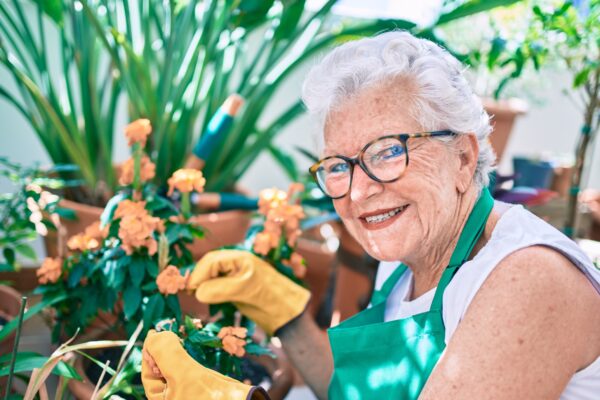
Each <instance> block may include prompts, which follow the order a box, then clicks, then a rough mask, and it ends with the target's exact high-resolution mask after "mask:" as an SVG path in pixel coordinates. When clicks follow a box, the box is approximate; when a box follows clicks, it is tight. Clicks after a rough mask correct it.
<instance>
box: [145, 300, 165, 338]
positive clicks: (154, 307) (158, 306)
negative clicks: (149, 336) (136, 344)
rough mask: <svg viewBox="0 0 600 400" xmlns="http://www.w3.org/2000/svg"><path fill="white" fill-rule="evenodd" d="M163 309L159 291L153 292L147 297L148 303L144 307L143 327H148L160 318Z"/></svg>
mask: <svg viewBox="0 0 600 400" xmlns="http://www.w3.org/2000/svg"><path fill="white" fill-rule="evenodd" d="M164 310H165V301H164V299H163V296H162V295H161V294H160V293H155V294H154V295H152V297H150V298H149V299H148V304H146V308H145V309H144V328H145V329H150V328H152V327H153V326H154V322H155V321H156V320H157V319H159V318H161V317H162V315H163V312H164Z"/></svg>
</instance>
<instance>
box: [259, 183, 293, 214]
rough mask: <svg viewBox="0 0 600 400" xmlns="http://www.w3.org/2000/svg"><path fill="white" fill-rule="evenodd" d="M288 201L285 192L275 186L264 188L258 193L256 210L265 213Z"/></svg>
mask: <svg viewBox="0 0 600 400" xmlns="http://www.w3.org/2000/svg"><path fill="white" fill-rule="evenodd" d="M287 201H288V197H287V194H286V193H285V192H284V191H283V190H279V189H277V188H272V189H264V190H261V191H260V193H259V194H258V212H259V213H261V214H262V215H265V216H266V215H267V214H268V213H269V211H270V210H271V209H273V208H277V207H279V206H280V205H282V204H286V203H287Z"/></svg>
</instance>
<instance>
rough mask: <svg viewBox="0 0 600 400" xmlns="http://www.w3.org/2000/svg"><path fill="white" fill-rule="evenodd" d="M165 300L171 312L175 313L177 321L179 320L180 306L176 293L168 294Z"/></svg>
mask: <svg viewBox="0 0 600 400" xmlns="http://www.w3.org/2000/svg"><path fill="white" fill-rule="evenodd" d="M165 301H166V303H167V306H168V307H169V309H170V310H171V311H172V312H173V315H175V318H176V319H177V321H181V306H180V304H179V298H178V297H177V295H174V294H172V295H169V296H167V297H166V298H165Z"/></svg>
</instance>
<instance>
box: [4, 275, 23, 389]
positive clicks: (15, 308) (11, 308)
mask: <svg viewBox="0 0 600 400" xmlns="http://www.w3.org/2000/svg"><path fill="white" fill-rule="evenodd" d="M20 309H21V295H20V294H19V292H17V291H16V290H14V289H13V288H11V287H9V286H5V285H0V317H2V318H3V319H5V320H6V321H7V322H8V321H10V320H12V319H13V318H15V317H17V315H19V311H20ZM14 342H15V333H14V332H13V333H12V334H11V335H9V336H8V337H7V338H6V339H4V340H2V341H0V354H9V353H10V352H12V349H13V344H14ZM6 381H7V377H6V376H4V377H0V388H2V389H4V388H6V384H7V383H6ZM1 393H2V394H4V392H1Z"/></svg>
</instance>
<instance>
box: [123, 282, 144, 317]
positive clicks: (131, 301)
mask: <svg viewBox="0 0 600 400" xmlns="http://www.w3.org/2000/svg"><path fill="white" fill-rule="evenodd" d="M141 303H142V291H141V290H140V288H139V287H138V286H134V285H129V286H127V288H126V289H125V291H124V292H123V308H124V312H125V318H127V319H129V318H131V316H132V315H134V314H135V312H136V311H137V310H138V308H139V307H140V304H141Z"/></svg>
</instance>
